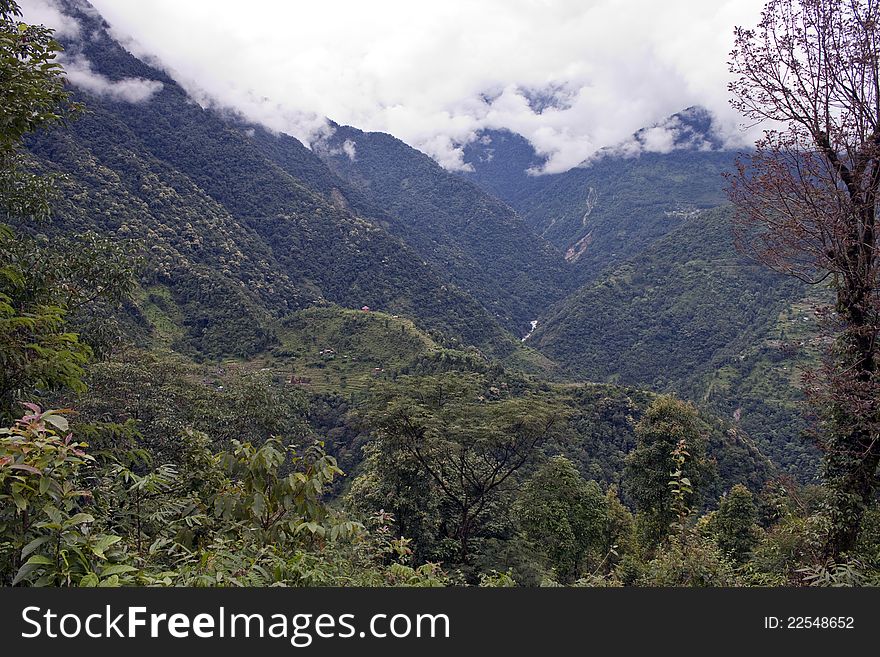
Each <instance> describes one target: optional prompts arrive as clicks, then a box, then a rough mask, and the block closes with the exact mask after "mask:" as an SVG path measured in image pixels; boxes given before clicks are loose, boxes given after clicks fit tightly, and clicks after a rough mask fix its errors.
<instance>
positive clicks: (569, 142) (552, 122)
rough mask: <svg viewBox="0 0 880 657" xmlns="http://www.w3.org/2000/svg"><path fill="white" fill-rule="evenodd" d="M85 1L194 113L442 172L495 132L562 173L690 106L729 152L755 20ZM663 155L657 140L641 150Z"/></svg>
mask: <svg viewBox="0 0 880 657" xmlns="http://www.w3.org/2000/svg"><path fill="white" fill-rule="evenodd" d="M52 1H53V0H23V2H22V4H23V5H24V6H25V9H26V10H27V11H29V16H37V17H39V18H41V19H43V20H42V22H47V24H48V23H49V22H51V21H55V22H56V23H58V21H59V20H61V19H59V18H58V16H57V12H53V11H51V8H49V9H47V7H46V3H51V2H52ZM91 2H92V4H93V5H94V6H95V7H97V9H98V10H99V11H100V12H101V13H102V14H103V16H104V17H105V18H106V19H107V21H108V22H109V23H110V25H111V26H112V29H113V33H114V36H116V37H117V38H119V39H120V40H122V41H123V42H124V43H125V45H126V47H128V48H129V50H132V52H134V53H135V54H137V55H139V56H143V57H150V58H155V59H156V60H158V61H159V62H161V63H162V65H163V67H164V68H165V69H166V70H167V71H168V72H169V73H170V74H171V76H172V77H174V78H175V79H176V80H177V81H178V82H179V83H181V84H182V85H183V86H184V87H185V88H186V89H187V90H188V91H189V92H190V93H191V94H192V95H193V96H194V97H195V98H197V99H198V100H199V101H200V102H201V103H202V104H203V105H205V104H212V103H213V104H216V105H220V106H226V107H231V108H234V109H237V110H239V111H240V112H241V113H243V114H244V115H245V116H247V117H248V118H250V119H252V120H255V121H258V122H261V123H263V124H265V125H267V126H268V127H270V128H272V129H275V130H279V131H283V132H287V133H290V134H293V135H295V136H297V137H299V138H300V139H302V140H303V141H306V142H308V141H310V140H312V139H314V138H315V137H316V135H317V134H318V133H319V131H320V130H321V128H322V126H323V117H329V118H331V119H333V120H334V121H337V122H339V123H344V124H350V125H353V126H356V127H358V128H361V129H365V130H379V131H383V132H390V133H391V134H393V135H395V136H397V137H399V138H401V139H403V140H404V141H406V142H407V143H409V144H411V145H412V146H414V147H416V148H418V149H420V150H422V151H424V152H426V153H428V154H429V155H432V156H433V157H434V158H435V159H437V161H438V162H440V163H441V164H442V165H444V166H446V167H447V168H450V169H455V168H460V167H461V165H462V163H461V150H460V149H461V145H462V144H463V143H466V142H467V141H469V140H471V139H473V138H474V137H475V135H476V132H477V131H478V130H480V129H481V128H509V129H511V130H513V131H516V132H519V133H520V134H522V135H524V136H525V137H526V138H528V139H529V141H530V142H531V143H532V144H533V145H534V146H535V148H536V149H537V150H538V151H539V152H541V153H543V154H546V155H548V156H549V157H550V163H549V165H548V170H549V171H562V170H565V169H568V168H570V167H572V166H574V165H576V164H578V163H580V162H581V161H583V160H584V159H586V158H588V157H589V156H590V155H592V154H593V153H594V152H595V151H596V150H597V149H599V148H601V147H603V146H611V145H615V144H619V143H620V142H622V141H624V140H626V139H627V138H628V137H629V135H631V134H632V133H633V132H635V131H636V130H638V129H639V128H642V127H645V126H648V125H652V124H654V123H656V122H659V121H661V120H662V119H663V118H664V117H667V116H669V115H670V114H673V113H675V112H677V111H679V110H681V109H683V108H685V107H688V106H691V105H703V106H705V107H706V108H708V109H709V110H710V111H712V112H713V113H714V114H715V116H716V117H717V119H718V122H719V126H720V128H721V130H722V131H723V134H724V135H725V137H726V138H727V139H729V140H730V142H731V144H732V145H741V144H743V143H745V137H744V135H743V133H742V132H741V131H740V130H739V127H738V126H739V122H740V120H739V118H738V117H737V116H736V115H734V114H733V113H732V111H731V110H730V109H729V107H728V105H727V91H726V83H727V79H728V74H727V55H728V52H729V51H730V48H731V45H732V33H733V27H734V25H754V24H755V23H756V22H757V20H758V17H759V13H760V9H761V7H762V5H763V0H663V1H658V0H400V1H398V0H309V1H282V0H248V1H247V2H242V1H241V0H235V1H233V0H91ZM62 29H64V28H62ZM67 29H71V28H70V26H69V25H68V26H67ZM81 64H84V65H85V66H86V67H87V63H81ZM81 79H82V80H83V84H86V83H93V84H98V83H95V82H94V79H89V78H88V76H84V77H82V78H81ZM88 80H91V82H88ZM73 81H74V82H75V83H76V80H73ZM99 83H100V81H99ZM537 94H543V95H544V96H547V95H548V94H550V95H552V96H553V97H554V98H555V99H556V100H555V102H554V104H553V105H551V106H549V107H544V108H542V107H540V106H538V105H537V104H536V103H535V102H532V103H531V104H530V102H529V99H530V98H532V99H534V98H535V96H536V95H537ZM554 105H555V106H554ZM657 136H659V137H662V135H657ZM669 143H670V142H669V140H668V139H663V138H659V139H656V140H654V145H653V146H651V147H652V148H656V149H658V150H663V149H665V148H668V146H669Z"/></svg>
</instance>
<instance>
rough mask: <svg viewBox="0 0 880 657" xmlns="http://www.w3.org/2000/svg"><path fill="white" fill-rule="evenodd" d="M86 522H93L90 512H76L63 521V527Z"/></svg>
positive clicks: (93, 517)
mask: <svg viewBox="0 0 880 657" xmlns="http://www.w3.org/2000/svg"><path fill="white" fill-rule="evenodd" d="M87 522H95V516H93V515H92V514H90V513H77V514H76V515H75V516H73V517H71V518H68V519H67V520H65V521H64V528H65V529H67V528H68V527H74V526H76V525H84V524H85V523H87Z"/></svg>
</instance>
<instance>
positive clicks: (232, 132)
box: [30, 2, 513, 355]
mask: <svg viewBox="0 0 880 657" xmlns="http://www.w3.org/2000/svg"><path fill="white" fill-rule="evenodd" d="M64 7H65V11H66V12H67V13H68V15H69V16H71V17H72V18H74V19H75V20H76V21H77V22H78V23H79V24H80V26H81V30H80V33H81V34H82V35H84V36H83V37H82V38H77V39H68V40H67V41H66V42H65V44H64V45H65V48H66V53H65V61H66V62H68V63H69V62H75V63H76V64H77V66H78V67H79V69H81V70H82V69H85V70H86V75H87V77H88V79H89V80H91V82H90V83H89V84H85V85H83V84H80V86H78V87H77V88H76V89H75V91H76V97H77V98H78V99H79V100H82V101H83V102H84V103H85V104H86V106H87V108H88V110H87V111H86V112H85V113H84V115H83V116H82V117H80V118H79V120H77V121H74V122H72V123H71V126H70V129H69V130H68V131H64V132H60V131H56V132H54V133H51V134H47V135H39V136H38V137H37V138H35V139H33V140H32V142H31V144H30V147H31V152H32V153H33V154H34V155H35V156H36V158H37V162H38V166H40V167H41V168H43V169H44V170H47V171H51V172H55V173H63V174H68V176H67V180H66V182H65V183H64V184H63V188H62V192H63V193H62V197H63V200H62V202H61V203H60V205H59V207H58V209H57V213H56V214H57V217H56V228H57V229H61V230H71V229H74V230H77V231H83V230H94V231H97V232H101V233H105V234H108V235H111V236H115V237H118V238H120V239H129V240H140V241H142V242H144V243H146V245H147V246H148V249H147V252H146V254H145V255H146V268H145V271H144V273H143V276H142V281H141V284H142V286H143V287H144V288H145V290H147V296H149V294H157V295H158V297H157V298H160V297H161V298H163V299H165V300H166V302H170V303H172V304H173V306H175V308H176V310H175V308H172V309H170V310H169V311H168V312H167V313H166V316H179V317H181V318H183V319H182V321H183V322H184V323H185V326H184V332H183V334H182V339H181V340H179V341H178V343H177V345H176V346H177V348H181V349H189V350H193V351H195V352H197V353H202V354H204V355H221V354H229V353H242V354H247V353H255V352H257V351H260V350H262V349H264V348H265V347H266V346H268V345H269V344H271V343H272V342H274V341H275V337H274V331H275V329H274V325H275V323H276V318H278V317H280V316H282V315H284V314H285V313H287V312H289V311H291V310H295V309H297V308H302V307H304V306H307V305H310V304H316V303H317V304H324V303H336V304H340V305H343V306H347V307H356V308H360V307H361V306H362V305H367V306H370V307H372V308H384V309H387V310H389V311H391V312H398V313H405V314H409V315H412V316H413V317H417V318H418V319H419V320H420V321H421V322H423V324H424V325H425V326H426V327H428V328H433V329H439V330H441V331H442V332H444V333H445V334H447V335H448V336H449V337H453V338H456V339H459V340H461V341H463V342H465V343H466V344H474V345H477V346H479V347H481V348H483V349H485V350H487V351H488V352H504V353H506V352H508V351H510V350H511V349H512V344H513V341H512V340H511V338H510V337H509V336H507V335H506V334H505V332H504V330H503V329H502V328H501V326H500V324H499V323H498V322H497V321H496V320H495V319H494V318H493V317H492V316H490V314H489V313H487V311H486V310H485V309H484V308H483V307H481V305H480V304H479V303H478V302H477V301H475V300H474V299H473V297H471V296H470V295H469V294H468V293H467V292H465V291H463V290H461V289H460V288H458V287H457V286H456V285H455V283H454V282H453V281H451V280H449V278H448V277H446V276H445V275H444V273H443V272H442V271H439V270H438V269H437V268H435V267H433V266H431V265H430V264H427V263H426V262H425V260H424V258H423V257H422V256H421V254H419V253H418V252H417V250H416V249H414V248H412V247H411V246H409V245H408V244H406V243H405V242H403V241H402V240H401V239H400V238H399V237H396V236H394V235H392V234H390V233H389V231H387V230H386V229H385V228H383V227H382V226H380V225H378V224H377V223H375V222H373V221H371V220H369V219H368V218H365V217H364V216H362V215H361V213H360V212H359V208H364V207H366V206H367V205H368V204H367V202H366V201H365V200H364V199H362V198H360V197H359V196H358V195H357V194H356V193H353V192H351V190H350V189H349V188H348V187H347V185H346V184H345V183H344V182H343V181H342V180H340V179H339V178H338V177H336V176H335V175H334V174H333V173H332V172H331V171H330V170H329V169H328V168H327V167H326V165H325V164H324V163H323V162H322V161H321V160H320V159H319V158H318V157H317V156H316V155H315V154H314V153H312V152H311V151H310V150H309V149H307V148H306V147H304V146H303V145H302V144H300V143H299V142H298V141H297V140H295V139H293V138H289V137H285V136H277V137H276V136H273V135H271V134H270V133H267V132H266V131H265V130H262V131H257V130H253V129H252V128H250V127H248V126H247V125H246V124H244V123H243V122H242V121H241V120H239V119H235V118H230V117H227V116H223V115H221V114H220V113H218V112H215V111H211V110H208V109H203V108H202V107H200V106H199V105H198V104H196V103H195V102H193V101H192V99H191V98H189V97H188V95H187V94H186V92H185V91H184V90H183V89H182V88H181V87H180V86H179V85H177V84H176V83H175V82H174V81H173V80H172V79H171V78H170V77H168V76H167V75H166V74H164V73H163V72H162V71H160V70H157V69H156V68H153V67H151V66H149V65H147V64H145V63H144V62H142V61H140V60H138V59H137V58H135V57H133V56H132V55H131V54H130V53H128V52H127V51H125V50H124V49H123V48H122V47H121V46H120V45H119V44H118V43H117V42H116V41H115V40H113V39H112V38H111V36H110V34H109V32H108V29H107V25H106V24H105V23H104V22H103V20H102V19H101V18H100V17H99V16H98V15H97V14H96V13H95V12H94V11H93V10H91V9H90V8H89V7H88V6H87V5H85V4H84V3H80V2H68V3H66V4H65V5H64ZM135 84H139V85H141V87H146V88H147V89H150V90H152V93H150V94H149V95H148V96H147V97H140V98H137V99H132V97H131V96H130V95H125V94H120V93H115V92H114V91H113V90H114V89H122V88H125V85H128V87H129V88H130V87H132V86H133V85H135ZM114 85H115V86H114ZM346 193H351V199H350V200H349V199H347V198H346V196H345V195H346ZM86 208H87V209H86ZM153 288H165V289H168V290H169V291H170V296H169V295H163V294H162V292H161V289H158V290H156V289H153ZM177 310H179V312H177ZM493 314H495V313H494V312H493ZM148 315H149V313H146V314H145V318H147V319H148Z"/></svg>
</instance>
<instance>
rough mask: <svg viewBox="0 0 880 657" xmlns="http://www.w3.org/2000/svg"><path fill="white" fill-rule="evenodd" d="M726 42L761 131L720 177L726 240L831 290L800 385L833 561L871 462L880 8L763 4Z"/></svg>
mask: <svg viewBox="0 0 880 657" xmlns="http://www.w3.org/2000/svg"><path fill="white" fill-rule="evenodd" d="M735 38H736V41H735V47H734V50H733V51H732V53H731V61H730V70H731V72H732V73H733V74H734V76H735V79H734V81H733V82H732V83H731V84H730V91H731V92H732V95H733V100H732V104H733V107H734V108H735V109H737V110H739V111H740V112H741V113H742V114H743V115H744V116H746V117H748V118H749V119H751V120H753V121H755V122H756V123H763V124H764V127H765V131H764V137H763V138H762V139H760V140H759V141H758V142H757V144H756V149H755V151H754V153H753V154H751V155H750V156H748V157H743V158H741V159H740V161H739V163H738V167H737V171H736V172H735V173H734V174H733V175H731V176H730V177H729V187H728V193H729V196H730V198H731V200H732V201H733V203H734V206H735V208H736V213H735V220H734V229H735V233H736V235H737V240H738V243H739V245H740V247H741V248H742V249H743V250H746V251H748V252H750V253H751V254H753V255H755V256H757V258H758V259H759V260H761V261H762V262H764V263H765V264H767V265H768V266H770V267H772V268H773V269H776V270H778V271H781V272H783V273H785V274H788V275H791V276H795V277H797V278H799V279H801V280H804V281H807V282H810V283H820V282H823V281H826V282H828V283H829V284H830V285H831V286H832V289H833V290H834V293H835V294H836V304H835V309H834V310H835V314H834V317H833V321H834V324H833V326H834V330H835V340H834V341H833V345H832V346H830V347H829V352H828V354H827V358H826V362H825V365H824V366H823V368H822V370H821V371H819V372H817V373H816V375H815V376H813V377H811V378H809V379H808V382H809V383H808V390H807V392H808V394H809V395H810V397H811V399H812V400H814V401H815V402H816V403H817V404H818V409H819V410H820V414H821V417H822V418H823V419H824V423H823V427H822V430H821V432H820V434H821V438H820V440H821V444H822V447H823V449H824V450H825V454H824V462H823V475H824V478H825V481H826V484H827V485H828V487H829V489H830V491H831V500H830V502H829V506H828V512H829V519H830V521H831V522H830V532H829V538H828V543H827V553H828V556H831V557H834V558H837V557H839V556H840V555H841V553H844V552H846V551H848V550H850V549H851V548H852V547H853V545H854V543H855V541H856V540H857V538H858V534H859V529H860V525H861V520H862V517H863V515H864V511H865V508H866V507H867V505H868V504H869V503H870V502H871V501H872V499H873V496H874V494H875V489H876V484H877V467H878V462H880V444H878V428H880V417H878V410H880V381H878V361H880V357H878V339H877V338H878V333H880V319H878V315H880V294H878V269H880V258H878V249H877V227H876V220H877V194H878V189H880V43H878V40H880V2H878V0H770V2H768V3H767V4H766V5H765V8H764V10H763V13H762V15H761V20H760V22H759V23H758V25H757V27H756V28H755V29H744V28H737V29H736V31H735Z"/></svg>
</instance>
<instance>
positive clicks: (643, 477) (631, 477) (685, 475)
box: [624, 397, 707, 549]
mask: <svg viewBox="0 0 880 657" xmlns="http://www.w3.org/2000/svg"><path fill="white" fill-rule="evenodd" d="M636 439H637V442H636V447H635V449H634V450H633V451H632V452H631V453H630V454H629V455H628V456H627V459H626V468H625V470H624V483H625V486H626V489H627V492H628V494H629V496H630V497H631V498H632V499H633V501H634V502H635V505H636V509H637V511H638V514H637V516H636V520H637V523H638V530H639V534H640V540H641V541H642V544H643V545H644V547H646V548H648V549H650V548H653V547H655V546H656V545H658V544H659V543H660V541H661V540H662V539H663V538H664V537H665V536H666V535H667V532H668V531H669V529H670V526H671V525H672V523H673V522H674V521H678V523H679V524H681V523H682V522H683V519H684V518H685V517H686V516H687V515H689V513H690V509H691V508H692V507H693V503H694V499H695V492H696V490H698V488H699V485H700V482H701V480H702V479H705V478H706V466H707V464H706V462H705V460H704V457H705V449H706V438H705V436H704V435H703V434H702V433H701V431H700V427H699V424H698V419H697V412H696V409H695V408H694V407H693V406H691V405H690V404H687V403H684V402H681V401H679V400H677V399H674V398H671V397H658V398H657V400H656V401H654V403H652V404H651V406H650V407H649V408H648V410H647V412H646V413H645V415H644V417H643V418H642V419H641V420H640V421H639V424H638V425H637V426H636Z"/></svg>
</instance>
